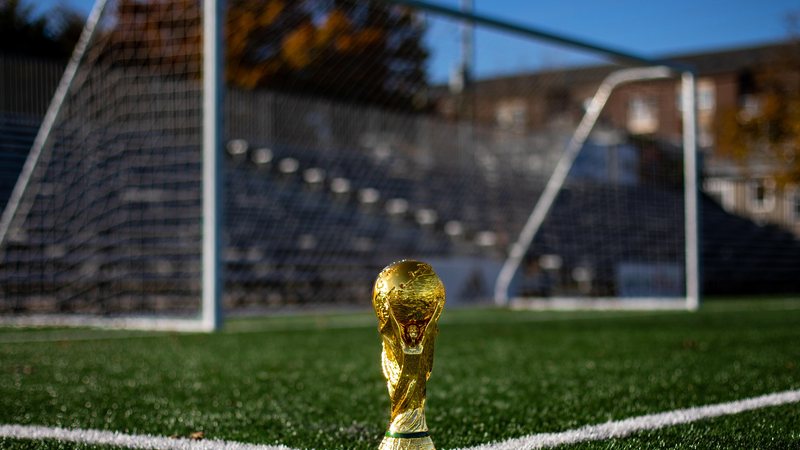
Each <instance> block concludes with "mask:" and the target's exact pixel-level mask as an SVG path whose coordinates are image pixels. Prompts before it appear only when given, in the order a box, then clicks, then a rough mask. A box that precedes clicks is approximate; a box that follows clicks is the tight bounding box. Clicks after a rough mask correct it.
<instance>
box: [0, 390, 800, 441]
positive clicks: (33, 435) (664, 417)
mask: <svg viewBox="0 0 800 450" xmlns="http://www.w3.org/2000/svg"><path fill="white" fill-rule="evenodd" d="M797 402H800V390H794V391H784V392H776V393H774V394H767V395H762V396H760V397H753V398H748V399H744V400H737V401H734V402H728V403H718V404H715V405H707V406H698V407H694V408H687V409H677V410H675V411H668V412H663V413H658V414H648V415H646V416H639V417H632V418H630V419H624V420H619V421H616V422H607V423H603V424H598V425H587V426H585V427H581V428H576V429H574V430H567V431H561V432H557V433H541V434H532V435H528V436H523V437H521V438H515V439H509V440H507V441H503V442H498V443H494V444H483V445H479V446H476V447H469V448H466V449H461V450H528V449H536V448H548V447H556V446H559V445H564V444H576V443H579V442H587V441H600V440H605V439H612V438H621V437H625V436H629V435H631V434H633V433H636V432H639V431H646V430H656V429H659V428H665V427H670V426H675V425H681V424H686V423H690V422H696V421H698V420H703V419H709V418H712V417H719V416H727V415H731V414H738V413H741V412H745V411H751V410H754V409H761V408H767V407H770V406H779V405H785V404H789V403H797ZM0 437H6V438H17V439H53V440H58V441H68V442H79V443H84V444H96V445H116V446H120V447H127V448H134V449H155V450H161V449H164V450H173V449H176V450H293V449H292V448H290V447H286V446H283V445H258V444H246V443H242V442H233V441H217V440H207V441H193V440H188V439H174V438H168V437H160V436H150V435H135V434H123V433H119V432H115V431H101V430H81V429H72V430H69V429H65V428H54V427H43V426H36V425H0Z"/></svg>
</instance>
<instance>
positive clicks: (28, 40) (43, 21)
mask: <svg viewBox="0 0 800 450" xmlns="http://www.w3.org/2000/svg"><path fill="white" fill-rule="evenodd" d="M82 28H83V19H82V18H81V17H80V15H78V14H77V13H75V12H74V11H72V10H69V9H66V8H63V7H58V8H56V9H55V10H54V11H53V12H52V14H48V15H41V16H36V15H35V14H34V12H33V6H32V4H28V3H26V2H23V1H21V0H0V52H4V53H12V54H20V55H30V56H41V57H50V58H66V57H68V56H69V55H70V53H71V52H72V49H73V47H74V46H75V43H76V42H77V41H78V38H79V37H80V31H81V29H82Z"/></svg>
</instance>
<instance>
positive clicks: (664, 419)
mask: <svg viewBox="0 0 800 450" xmlns="http://www.w3.org/2000/svg"><path fill="white" fill-rule="evenodd" d="M796 402H800V390H794V391H784V392H777V393H774V394H768V395H762V396H760V397H753V398H748V399H744V400H738V401H734V402H728V403H718V404H716V405H707V406H697V407H694V408H686V409H676V410H674V411H667V412H663V413H658V414H648V415H646V416H639V417H631V418H630V419H624V420H619V421H616V422H606V423H601V424H597V425H586V426H584V427H581V428H576V429H574V430H567V431H561V432H557V433H541V434H532V435H528V436H523V437H521V438H515V439H509V440H507V441H502V442H498V443H493V444H484V445H478V446H476V447H469V448H466V449H462V450H528V449H536V448H548V447H556V446H559V445H565V444H576V443H579V442H587V441H601V440H605V439H612V438H621V437H625V436H628V435H631V434H633V433H636V432H639V431H646V430H656V429H659V428H665V427H671V426H675V425H681V424H686V423H690V422H695V421H698V420H702V419H709V418H712V417H719V416H727V415H730V414H738V413H741V412H745V411H751V410H754V409H760V408H766V407H769V406H778V405H785V404H788V403H796Z"/></svg>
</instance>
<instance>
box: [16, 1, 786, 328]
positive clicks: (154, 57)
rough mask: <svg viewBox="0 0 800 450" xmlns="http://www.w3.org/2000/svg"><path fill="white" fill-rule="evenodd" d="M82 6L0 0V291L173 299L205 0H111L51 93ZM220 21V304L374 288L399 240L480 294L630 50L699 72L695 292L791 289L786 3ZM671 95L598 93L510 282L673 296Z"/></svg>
mask: <svg viewBox="0 0 800 450" xmlns="http://www.w3.org/2000/svg"><path fill="white" fill-rule="evenodd" d="M92 6H93V2H91V1H88V0H87V1H84V0H69V1H66V0H65V1H60V2H59V1H37V2H31V1H22V0H19V1H18V0H3V1H2V3H0V36H2V38H1V39H0V205H3V207H5V206H6V205H7V203H9V199H10V198H12V191H13V190H14V187H15V185H17V184H20V186H23V187H24V189H22V188H20V189H19V196H18V198H17V200H16V201H15V202H12V203H13V205H14V206H13V208H11V210H12V211H11V212H8V211H9V209H8V208H7V209H6V211H7V212H6V217H7V219H8V229H7V230H6V232H5V235H4V236H3V239H2V241H1V242H0V245H2V246H1V247H0V258H1V259H0V280H2V283H0V286H2V287H0V293H2V296H3V298H2V300H0V311H2V312H3V313H4V314H12V313H13V314H14V315H28V314H40V313H41V314H90V315H100V316H117V315H121V314H137V315H141V314H145V315H152V314H155V315H179V316H183V315H187V314H188V315H191V314H194V313H196V312H197V311H198V310H199V309H200V308H201V305H200V302H199V298H200V290H201V280H202V276H201V270H202V267H201V255H202V252H201V239H202V236H201V228H200V227H201V225H202V219H203V217H202V209H201V200H202V198H201V189H200V187H201V183H202V173H201V166H202V157H201V156H202V155H201V152H200V150H199V148H200V142H201V135H202V122H201V118H202V106H201V102H200V101H201V98H202V87H201V83H200V80H201V79H202V66H201V64H202V55H203V53H202V47H201V41H202V27H201V24H202V10H201V8H200V3H199V2H197V1H193V0H180V1H169V2H168V1H160V0H117V1H111V2H108V3H107V4H106V5H105V6H104V7H103V8H102V9H98V14H99V16H98V23H97V26H96V27H94V28H93V30H92V33H91V37H90V39H89V41H88V42H87V44H88V45H87V48H86V49H85V51H83V52H81V53H80V55H79V56H80V60H79V62H78V64H77V66H76V72H75V74H74V77H73V78H72V79H71V80H70V84H69V88H68V89H67V91H66V92H65V94H64V96H63V97H62V98H56V100H54V94H55V91H56V88H57V86H58V84H59V81H60V80H61V79H62V76H63V75H64V72H65V68H66V67H67V61H68V58H69V57H70V55H71V54H73V51H74V49H75V45H76V43H77V42H78V39H79V37H80V36H81V32H82V31H83V30H84V26H85V21H86V17H87V16H88V14H89V11H90V10H91V9H92ZM437 7H447V8H451V9H453V10H457V11H461V12H463V13H464V14H465V15H469V14H473V13H474V14H478V15H482V16H486V17H490V18H495V19H497V20H498V21H499V22H502V25H503V26H501V27H499V28H498V27H490V26H486V25H481V24H475V23H473V22H471V21H470V20H463V18H462V19H459V18H457V17H454V16H453V15H448V14H443V13H442V11H439V10H437ZM465 17H468V16H465ZM514 27H518V28H525V27H529V29H528V31H531V30H533V31H531V33H528V35H527V36H524V35H521V34H520V33H517V32H514V31H513V29H512V28H514ZM534 32H535V33H539V34H541V35H542V36H543V37H541V38H534V37H531V36H532V34H535V33H534ZM223 35H224V52H225V57H224V58H225V62H224V74H225V86H226V89H225V91H226V92H225V113H224V120H223V122H224V152H225V157H224V172H225V182H224V185H225V194H224V199H223V203H224V205H225V213H224V215H225V219H224V225H223V230H224V231H223V234H224V243H223V265H224V267H225V277H224V280H225V281H224V289H223V299H224V305H225V308H226V310H227V311H228V312H231V313H245V312H252V311H256V312H258V311H265V310H280V309H285V308H307V307H313V308H318V307H321V306H322V307H331V306H334V305H338V306H342V305H344V306H365V305H367V304H368V302H369V298H370V289H371V282H372V280H373V279H374V276H375V274H377V271H378V270H379V269H380V268H381V267H383V266H384V265H386V264H388V263H389V262H391V261H393V260H396V259H400V258H404V257H415V258H423V259H426V260H429V261H431V262H433V264H434V267H436V268H437V271H439V272H440V273H441V275H442V277H443V278H444V279H445V282H446V284H447V285H448V289H449V290H450V294H451V298H452V299H454V300H453V302H455V303H463V304H467V303H471V302H485V301H489V300H490V299H491V298H492V297H493V294H494V287H495V282H496V279H497V275H498V272H499V271H500V268H501V267H502V265H503V263H504V261H507V258H508V257H509V255H510V250H511V247H512V245H513V244H514V243H515V242H517V240H518V238H519V236H520V233H521V231H522V229H523V226H524V225H525V223H526V220H527V219H528V216H529V214H530V212H531V211H532V210H533V208H534V207H535V206H536V204H537V202H538V201H539V200H540V199H541V197H542V193H543V191H544V189H545V186H546V184H547V182H548V180H550V179H551V178H552V174H553V171H554V168H555V167H556V164H557V163H558V161H559V159H560V158H562V155H563V153H564V149H565V148H566V146H567V143H568V142H569V141H570V139H571V138H573V137H574V136H575V133H576V129H577V127H578V123H579V122H580V121H581V119H582V118H583V117H584V115H585V113H586V111H587V107H588V106H589V104H590V103H591V101H592V99H593V98H595V96H596V92H597V89H598V87H599V86H601V83H603V81H604V79H606V77H607V76H609V75H610V74H612V73H615V72H617V71H619V70H622V69H628V68H631V67H635V66H642V65H646V64H645V63H646V62H647V60H651V61H653V62H654V64H655V63H657V62H658V61H669V62H670V63H671V64H673V65H674V66H675V67H677V66H679V65H680V66H682V67H687V68H690V69H691V70H693V71H694V73H695V75H696V94H697V95H696V99H697V111H696V113H697V115H696V120H697V142H698V145H699V149H698V150H699V152H698V153H699V161H700V168H699V172H700V174H699V175H700V187H701V189H700V192H698V195H699V208H698V209H699V211H700V217H701V219H700V222H699V224H697V226H698V227H699V235H700V242H699V244H698V247H699V250H700V261H701V270H700V274H701V278H700V280H701V281H700V283H701V292H702V293H703V295H707V296H714V295H745V294H749V295H765V294H769V295H772V294H797V293H798V292H800V278H798V276H797V275H798V273H800V155H798V151H800V126H799V125H798V124H800V8H798V6H797V4H796V3H795V2H792V1H772V2H745V1H739V2H727V3H720V2H711V1H700V2H698V1H692V2H690V1H679V2H669V3H642V2H634V1H624V2H588V1H581V2H570V3H569V4H564V3H563V2H561V3H558V2H550V3H547V2H546V3H543V4H541V3H537V4H532V3H530V2H523V1H504V2H488V1H481V0H471V1H470V0H464V1H461V2H459V1H447V2H445V1H442V2H430V3H429V4H426V3H416V2H360V1H354V0H347V1H345V0H330V1H324V0H306V1H300V2H284V1H280V0H230V1H228V2H227V6H226V10H225V27H224V31H223ZM563 37H568V39H567V40H569V39H575V40H578V41H582V42H585V43H588V44H593V45H596V46H597V47H598V49H597V51H594V50H592V49H590V48H588V47H587V46H584V47H583V48H580V47H576V46H574V45H567V44H565V43H564V42H558V40H559V39H560V38H563ZM562 41H563V39H562ZM76 54H77V53H76ZM620 55H622V56H620ZM625 55H634V56H637V57H638V56H641V58H639V59H638V60H634V59H635V58H633V59H632V58H628V57H626V56H625ZM51 105H55V106H51ZM49 107H50V108H51V109H52V110H53V111H57V114H56V115H54V116H53V117H54V121H53V123H52V124H47V127H42V121H43V118H44V116H45V113H46V112H47V111H48V108H49ZM683 113H684V111H682V106H681V102H680V74H679V73H678V72H675V73H674V74H673V75H672V76H670V77H660V78H658V79H642V80H633V81H632V82H630V83H628V84H625V85H624V86H621V87H619V88H618V89H615V90H614V91H613V93H612V94H611V96H610V98H609V99H608V102H607V104H606V105H605V108H604V109H603V111H602V114H601V115H600V117H599V118H598V120H597V122H596V123H595V124H594V127H593V131H592V133H591V135H590V136H589V137H588V138H587V139H586V140H585V141H584V142H581V147H580V152H579V154H578V155H577V158H576V159H575V161H574V164H572V165H571V166H570V171H569V176H568V178H567V180H566V181H565V183H564V184H563V186H561V187H560V189H559V191H558V196H557V197H556V199H555V202H554V204H553V205H552V207H551V208H548V209H547V215H546V218H545V219H544V221H543V223H542V224H541V227H540V228H539V229H538V230H537V232H536V233H535V236H534V237H533V240H532V242H531V245H529V246H526V248H525V253H524V258H523V260H522V262H521V265H520V267H519V269H518V271H517V272H516V273H515V276H514V280H513V283H512V286H511V290H512V292H511V296H512V297H525V298H552V297H566V298H578V299H591V298H614V299H624V298H641V297H644V298H657V299H660V298H665V297H666V298H682V297H685V296H686V295H687V292H686V288H685V284H686V280H685V273H686V263H685V261H686V253H685V251H686V239H687V238H686V236H685V234H684V233H685V230H686V223H687V219H686V217H685V211H686V205H685V203H684V201H685V198H686V196H685V191H684V189H685V185H684V183H683V180H684V164H685V161H684V156H683V153H682V147H683V142H684V141H683V139H684V128H683V122H682V118H683ZM40 127H42V129H43V130H46V134H42V131H40ZM37 133H39V134H40V135H41V136H42V139H41V142H39V143H38V144H37V145H38V147H37V145H34V141H35V140H36V137H37ZM45 138H46V139H45ZM32 147H33V148H35V149H36V152H37V154H40V155H41V156H37V159H36V161H34V162H35V167H34V166H33V165H32V166H31V171H30V173H29V174H27V175H26V176H25V177H23V179H24V182H22V183H19V182H18V180H20V174H21V173H23V166H24V165H25V162H26V160H27V159H29V154H30V151H31V148H32Z"/></svg>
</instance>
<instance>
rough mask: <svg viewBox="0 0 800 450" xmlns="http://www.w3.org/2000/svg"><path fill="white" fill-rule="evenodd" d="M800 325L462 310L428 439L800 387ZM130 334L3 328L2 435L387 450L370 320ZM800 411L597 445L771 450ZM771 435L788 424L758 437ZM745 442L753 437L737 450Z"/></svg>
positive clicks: (455, 441)
mask: <svg viewBox="0 0 800 450" xmlns="http://www.w3.org/2000/svg"><path fill="white" fill-rule="evenodd" d="M799 319H800V302H795V301H772V302H770V301H758V300H750V301H742V302H714V303H711V304H708V305H707V306H705V307H704V308H703V309H701V311H699V312H697V313H686V312H650V313H633V312H631V313H623V312H606V313H596V312H572V313H569V312H528V311H524V312H523V311H506V310H490V309H488V310H487V309H481V310H475V309H471V310H458V309H455V308H453V309H451V310H446V311H445V314H444V315H443V318H442V323H441V332H440V336H439V338H438V340H437V343H436V356H435V358H436V359H435V366H434V371H433V375H432V377H431V379H430V381H429V384H428V404H427V405H428V406H427V417H428V425H429V426H430V428H431V432H432V435H433V438H434V442H435V443H436V445H437V447H438V448H445V449H446V448H454V447H460V446H468V445H475V444H479V443H485V442H491V441H497V440H502V439H505V438H510V437H519V436H522V435H526V434H530V433H539V432H552V431H561V430H565V429H571V428H575V427H579V426H582V425H586V424H593V423H601V422H605V421H608V420H613V419H622V418H626V417H631V416H637V415H642V414H648V413H653V412H661V411H668V410H673V409H677V408H685V407H689V406H696V405H705V404H711V403H718V402H725V401H732V400H738V399H742V398H746V397H751V396H755V395H761V394H766V393H771V392H776V391H782V390H787V389H798V388H800V345H798V343H800V327H798V323H800V320H799ZM125 333H128V334H126V335H120V334H117V333H115V332H111V331H102V330H101V331H93V330H40V331H37V332H29V331H19V330H13V329H12V330H9V329H2V330H0V367H2V369H0V370H2V373H0V423H6V424H36V425H47V426H60V427H68V428H73V427H74V428H97V429H107V430H117V431H123V432H126V433H135V434H154V435H162V436H173V435H176V436H188V435H189V434H191V433H193V432H196V431H203V433H204V435H205V437H206V438H210V439H225V440H235V441H244V442H253V443H265V444H266V443H280V444H285V445H289V446H291V447H295V448H317V449H351V448H354V449H367V448H375V447H376V446H377V443H378V442H379V440H380V438H381V436H382V434H383V432H384V430H385V426H386V421H387V419H388V408H389V402H388V395H387V393H386V387H385V382H384V380H383V378H382V376H381V373H380V365H379V356H380V344H379V339H378V336H377V331H376V329H375V325H374V318H373V317H372V316H371V315H370V314H368V313H364V314H334V315H320V316H288V317H272V318H267V319H249V320H236V321H231V322H230V324H229V326H228V327H227V328H226V330H225V331H224V332H222V333H218V334H213V335H202V334H192V335H178V334H163V333H160V334H159V333H146V334H142V333H129V332H125ZM36 339H40V340H41V342H31V341H33V340H36ZM792 408H794V409H792ZM798 409H800V406H798V405H796V404H795V405H789V406H786V407H778V408H765V409H763V410H758V411H754V412H749V413H744V414H739V415H735V416H730V417H725V418H719V419H713V420H709V421H702V422H697V423H694V424H689V425H684V426H679V427H672V428H667V429H664V430H657V431H653V432H649V433H643V434H639V435H636V436H633V437H630V438H627V439H620V440H614V441H606V442H602V443H599V444H592V443H588V444H582V445H583V446H586V447H591V448H594V447H593V446H598V445H599V446H606V445H614V446H617V447H614V448H635V447H651V446H653V447H658V446H661V447H670V448H672V447H682V446H683V447H686V448H706V447H710V448H714V447H715V446H716V447H720V446H722V447H725V446H726V443H730V444H731V445H733V446H734V447H738V446H739V445H738V444H737V443H742V445H744V446H745V447H752V448H768V447H771V446H775V445H776V443H784V442H795V443H796V442H797V439H798V437H797V434H798V433H797V430H798V428H799V427H797V426H796V425H797V418H798V414H797V410H798ZM783 410H788V411H790V412H791V414H781V413H776V412H775V411H783ZM754 421H755V422H758V423H763V424H773V425H771V426H769V427H767V426H765V427H761V428H759V430H760V431H758V432H753V433H752V434H748V432H747V425H748V424H750V423H753V422H754ZM737 430H738V431H737ZM737 433H738V435H741V436H742V439H746V440H739V441H735V440H730V439H734V438H733V437H731V436H734V435H737ZM686 436H688V438H687V437H686ZM724 439H728V440H724ZM30 443H31V442H30V441H25V440H11V439H5V440H0V446H2V447H3V448H32V447H26V446H27V445H29V444H30ZM36 444H37V447H36V448H83V449H88V448H98V449H99V448H110V447H93V446H76V445H72V444H65V443H60V442H54V441H41V442H37V443H36ZM577 448H583V447H582V446H578V447H577Z"/></svg>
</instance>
